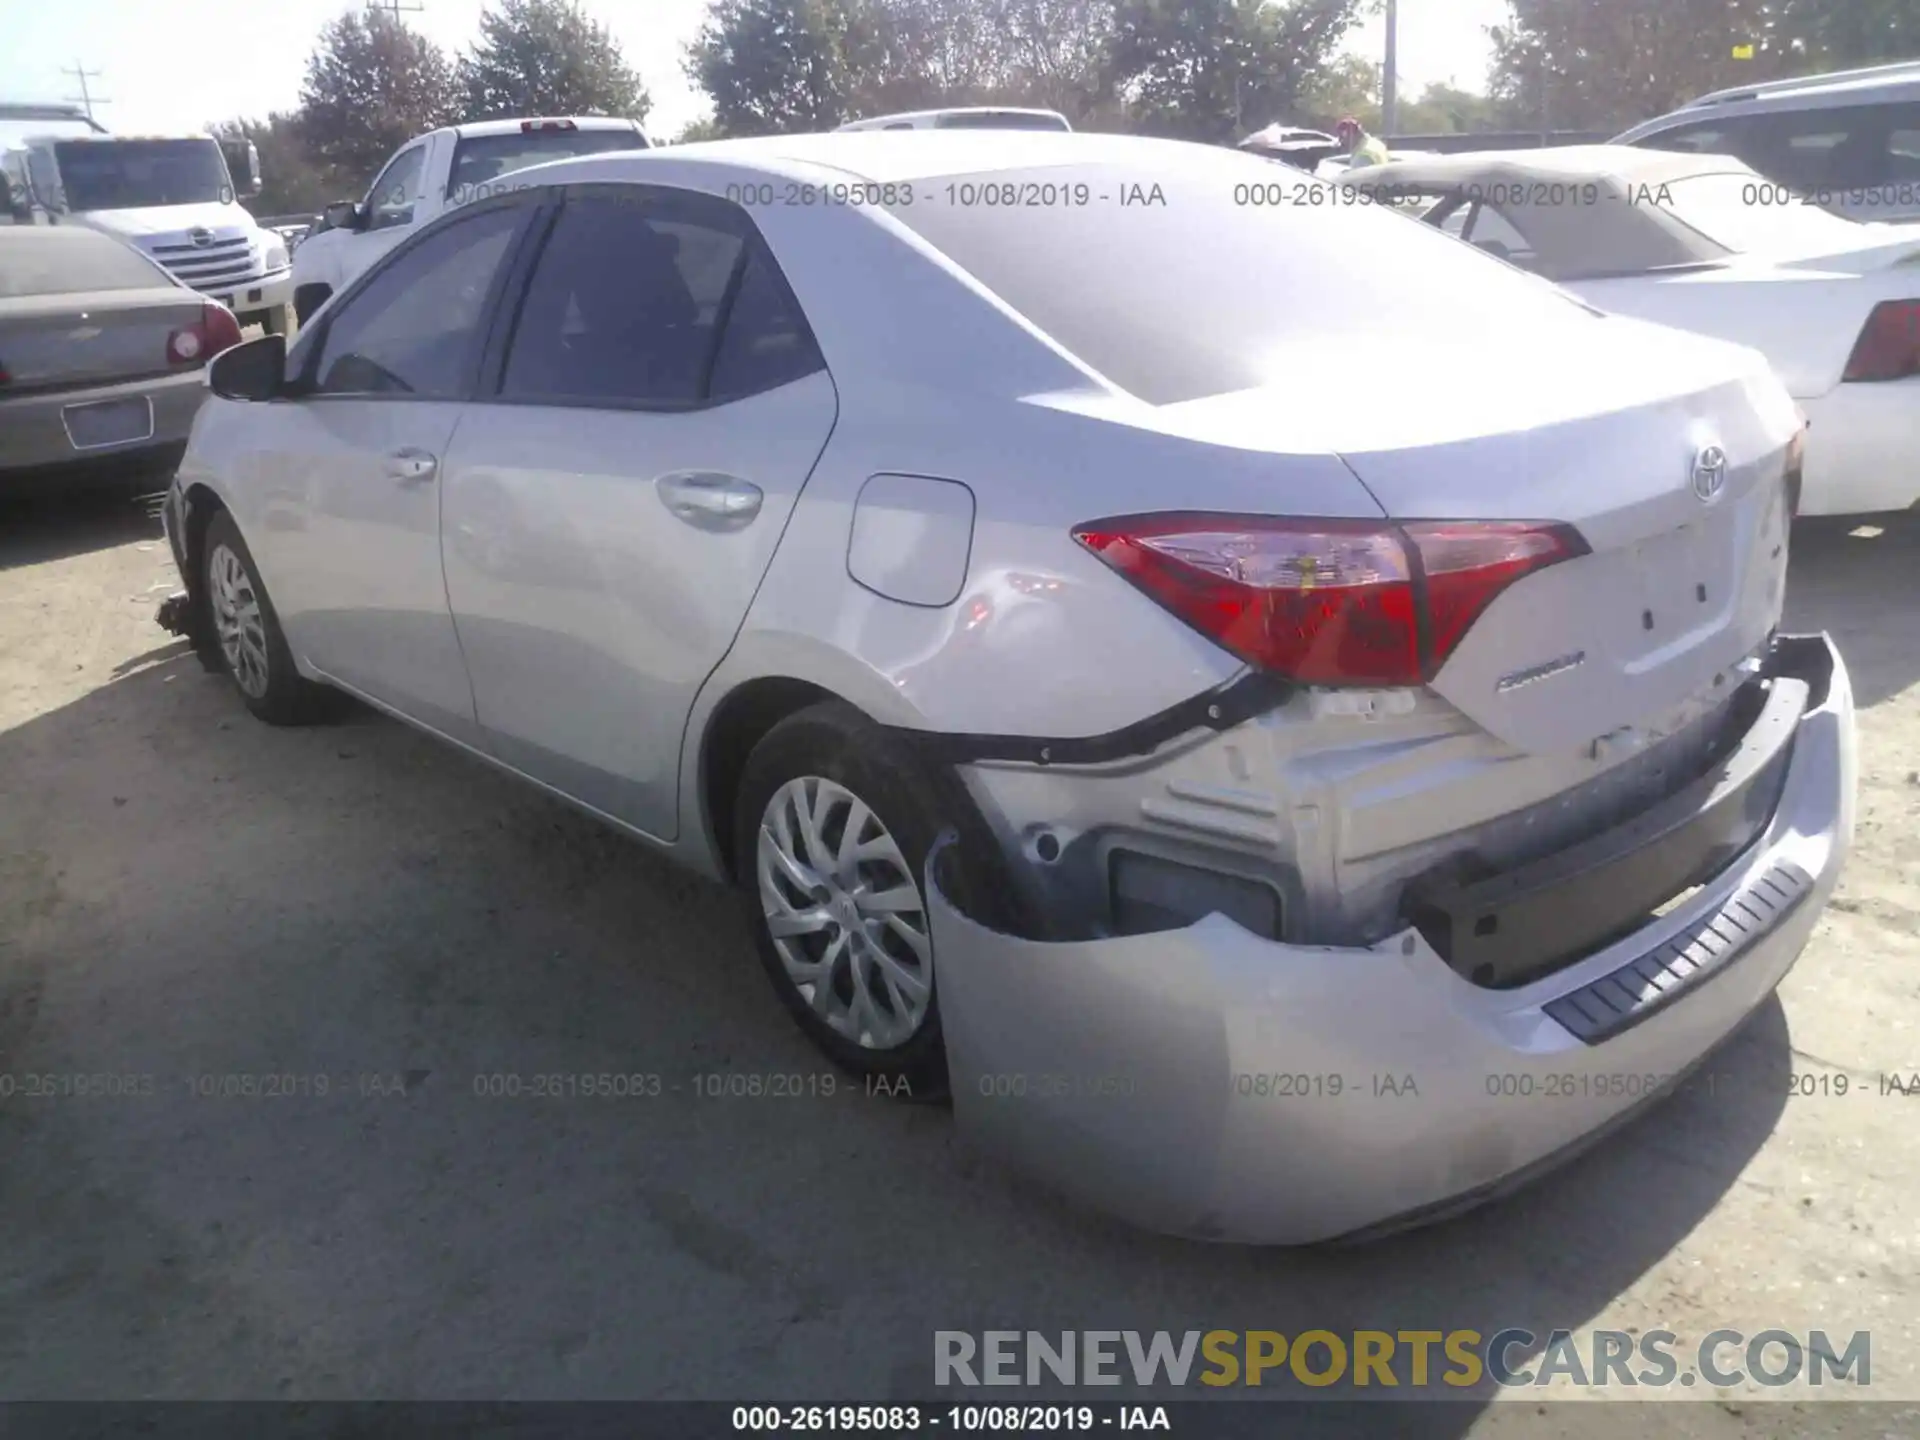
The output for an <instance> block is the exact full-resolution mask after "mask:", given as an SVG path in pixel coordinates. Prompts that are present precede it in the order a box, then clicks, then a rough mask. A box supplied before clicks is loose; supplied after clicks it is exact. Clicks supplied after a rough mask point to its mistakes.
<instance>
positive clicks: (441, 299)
mask: <svg viewBox="0 0 1920 1440" xmlns="http://www.w3.org/2000/svg"><path fill="white" fill-rule="evenodd" d="M526 213H527V212H526V210H525V208H524V207H520V206H511V207H503V208H501V209H497V210H483V211H479V212H477V213H474V214H471V215H466V216H463V217H461V218H460V219H459V220H456V221H454V222H453V223H452V224H449V225H447V226H446V227H445V228H443V229H440V230H435V231H432V232H430V233H429V234H428V235H427V236H426V237H425V238H424V239H422V240H421V241H420V242H419V243H418V244H417V245H414V246H412V247H411V248H409V249H407V250H406V251H404V252H402V253H401V254H399V255H397V256H395V257H394V259H393V260H392V261H391V262H390V263H388V264H387V265H385V266H383V267H381V268H380V269H379V270H378V271H377V272H376V273H375V274H374V275H373V276H372V277H371V278H370V279H369V280H368V281H367V283H366V285H365V286H364V287H363V288H362V289H361V290H359V291H358V292H357V293H355V294H353V295H351V296H349V297H347V298H346V300H344V301H343V302H342V305H341V310H340V313H339V314H338V315H337V316H335V317H334V318H333V320H332V321H331V322H330V323H329V324H328V326H327V333H326V334H325V336H323V337H322V340H321V349H320V363H319V366H318V369H317V373H318V375H319V386H318V388H319V390H320V392H321V393H322V394H328V395H360V394H400V395H419V396H457V395H460V394H463V393H464V392H465V390H466V383H467V369H468V366H469V364H470V362H471V361H472V359H473V356H474V353H475V348H476V346H477V345H478V343H479V340H480V334H481V329H482V322H483V321H484V320H485V318H486V306H487V296H488V294H489V292H490V291H491V290H492V288H493V280H494V276H495V275H496V274H497V273H498V272H499V269H500V265H501V262H502V261H504V260H505V258H506V255H507V250H508V247H509V244H510V243H511V241H512V240H513V237H514V233H515V232H516V231H517V230H518V229H519V227H520V222H521V221H522V220H523V219H524V218H525V216H526Z"/></svg>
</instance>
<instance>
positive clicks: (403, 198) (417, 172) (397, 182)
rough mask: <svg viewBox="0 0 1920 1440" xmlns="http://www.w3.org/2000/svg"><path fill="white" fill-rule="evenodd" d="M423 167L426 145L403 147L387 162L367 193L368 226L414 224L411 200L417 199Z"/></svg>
mask: <svg viewBox="0 0 1920 1440" xmlns="http://www.w3.org/2000/svg"><path fill="white" fill-rule="evenodd" d="M426 168H427V147H426V146H425V145H415V146H414V147H413V148H412V149H410V150H402V151H401V152H400V153H399V154H398V155H396V156H394V157H393V159H392V160H390V161H388V162H387V168H386V169H384V170H382V171H381V172H380V178H379V179H378V180H376V181H374V182H373V188H372V189H371V190H369V191H368V192H367V229H369V230H391V229H393V228H394V227H395V226H396V225H410V224H412V223H413V207H414V202H415V201H417V200H418V199H419V198H420V179H421V176H422V175H423V174H425V172H426Z"/></svg>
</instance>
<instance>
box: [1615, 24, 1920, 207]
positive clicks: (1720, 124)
mask: <svg viewBox="0 0 1920 1440" xmlns="http://www.w3.org/2000/svg"><path fill="white" fill-rule="evenodd" d="M1614 143H1615V144H1620V145H1642V146H1647V147H1649V148H1652V149H1656V150H1686V151H1691V152H1693V153H1695V154H1715V155H1735V156H1738V157H1739V158H1740V159H1742V160H1744V161H1745V162H1746V163H1747V164H1749V165H1751V166H1752V167H1753V168H1754V169H1756V170H1758V171H1759V172H1760V173H1761V174H1762V175H1764V176H1766V177H1767V178H1768V179H1769V180H1773V181H1776V182H1777V183H1779V184H1781V185H1785V186H1788V187H1790V188H1791V189H1792V190H1794V191H1795V192H1797V193H1799V194H1800V195H1802V196H1805V197H1806V198H1808V199H1809V200H1810V201H1811V202H1812V203H1814V204H1816V205H1820V206H1823V207H1826V208H1828V209H1832V210H1836V211H1838V212H1839V213H1841V214H1844V215H1850V216H1852V217H1854V218H1855V219H1860V220H1911V219H1916V218H1920V61H1910V62H1906V63H1903V64H1898V65H1875V66H1871V67H1869V68H1867V69H1863V70H1844V71H1839V72H1837V73H1833V74H1828V75H1809V76H1806V77H1804V78H1801V79H1796V80H1777V81H1773V82H1770V83H1767V84H1763V85H1741V86H1735V87H1733V88H1732V89H1729V90H1716V91H1715V92H1714V93H1713V94H1711V95H1703V96H1701V97H1700V98H1699V99H1698V100H1695V101H1693V102H1692V103H1691V104H1688V105H1683V106H1681V107H1680V109H1678V110H1675V111H1673V112H1672V113H1670V114H1667V115H1662V116H1660V117H1659V118H1658V119H1654V120H1648V121H1645V122H1644V123H1642V124H1639V125H1636V126H1634V127H1633V128H1632V129H1631V130H1628V131H1625V132H1624V133H1622V134H1621V135H1619V136H1617V137H1616V138H1615V141H1614Z"/></svg>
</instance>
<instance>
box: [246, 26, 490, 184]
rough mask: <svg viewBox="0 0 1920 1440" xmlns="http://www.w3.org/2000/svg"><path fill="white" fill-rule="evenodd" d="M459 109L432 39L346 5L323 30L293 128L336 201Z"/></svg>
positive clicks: (445, 66)
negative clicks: (416, 136) (407, 142)
mask: <svg viewBox="0 0 1920 1440" xmlns="http://www.w3.org/2000/svg"><path fill="white" fill-rule="evenodd" d="M459 111H460V100H459V90H458V88H457V86H456V84H455V82H454V74H453V67H452V66H451V65H450V64H449V63H448V61H447V57H446V56H445V55H444V54H442V53H441V51H440V48H439V47H438V46H437V45H435V44H434V43H433V42H432V41H431V40H428V39H426V38H425V37H423V36H420V35H416V34H414V33H413V31H411V30H409V29H408V28H407V27H406V26H405V25H403V24H401V23H400V22H399V21H398V20H396V19H394V18H393V17H392V16H390V15H387V14H384V13H382V12H380V11H377V10H368V11H364V12H351V11H350V12H348V13H347V14H345V15H341V16H339V17H338V18H337V19H334V20H331V21H329V22H328V23H327V24H326V25H325V26H323V27H322V28H321V31H320V40H319V43H318V44H317V45H316V46H315V47H314V51H313V54H312V55H311V56H310V57H309V58H308V60H307V78H306V83H305V84H303V85H302V86H301V88H300V109H299V112H298V114H297V115H296V117H295V118H294V120H293V124H292V127H291V131H292V134H293V135H294V136H295V137H296V138H297V140H298V143H299V145H300V147H301V148H302V149H303V150H304V151H305V153H306V154H307V156H308V157H310V160H311V163H312V165H313V166H314V168H315V170H316V171H317V172H318V174H319V175H320V177H321V180H322V183H323V184H324V185H325V187H326V188H327V190H328V192H329V194H331V195H332V196H333V197H334V198H336V199H337V198H340V197H341V196H343V195H349V194H358V193H360V192H361V191H363V190H364V189H365V187H366V186H367V185H368V184H369V183H371V182H372V180H373V177H374V174H375V172H376V170H377V168H378V166H379V165H380V163H381V162H382V161H383V160H385V159H386V158H387V157H388V156H389V155H391V154H392V153H393V152H394V150H396V149H397V148H399V146H400V145H402V144H404V143H405V142H406V141H408V140H410V139H412V138H413V137H414V136H415V135H418V134H420V133H421V132H422V131H425V130H433V129H436V128H438V127H439V126H441V125H446V124H450V123H452V122H453V121H454V120H455V119H457V118H458V116H459ZM261 164H262V165H263V166H264V165H265V164H266V155H265V153H264V152H262V155H261Z"/></svg>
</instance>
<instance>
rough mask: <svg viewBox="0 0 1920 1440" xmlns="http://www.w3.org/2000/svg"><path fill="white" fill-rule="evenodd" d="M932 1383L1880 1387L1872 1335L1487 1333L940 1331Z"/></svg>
mask: <svg viewBox="0 0 1920 1440" xmlns="http://www.w3.org/2000/svg"><path fill="white" fill-rule="evenodd" d="M933 1379H934V1384H936V1385H939V1386H949V1385H968V1386H977V1385H1076V1386H1079V1385H1126V1384H1132V1385H1135V1386H1138V1387H1140V1388H1143V1389H1144V1388H1148V1387H1152V1386H1163V1385H1171V1386H1185V1385H1193V1384H1200V1385H1211V1386H1228V1385H1234V1386H1263V1385H1271V1386H1306V1387H1308V1388H1310V1389H1320V1390H1327V1389H1331V1388H1333V1387H1336V1386H1337V1387H1340V1388H1341V1389H1343V1390H1351V1389H1368V1390H1376V1391H1377V1390H1386V1389H1398V1390H1408V1391H1421V1390H1426V1391H1431V1392H1434V1393H1438V1394H1446V1393H1459V1392H1460V1391H1464V1390H1475V1389H1484V1388H1486V1387H1489V1386H1492V1387H1497V1388H1512V1387H1518V1386H1534V1387H1546V1386H1552V1387H1561V1386H1567V1387H1574V1388H1578V1389H1591V1388H1595V1387H1598V1388H1603V1389H1606V1390H1609V1391H1615V1390H1647V1389H1653V1390H1666V1389H1672V1390H1675V1391H1685V1390H1688V1389H1694V1388H1696V1387H1700V1388H1702V1389H1703V1391H1704V1393H1706V1394H1709V1395H1710V1394H1711V1393H1712V1392H1713V1391H1714V1390H1717V1389H1729V1388H1735V1387H1739V1386H1743V1385H1758V1386H1764V1387H1767V1388H1769V1389H1780V1388H1784V1387H1787V1386H1816V1387H1818V1386H1831V1387H1840V1386H1846V1387H1849V1388H1853V1389H1864V1388H1866V1387H1867V1386H1869V1385H1871V1384H1872V1383H1873V1345H1872V1335H1871V1333H1870V1332H1869V1331H1865V1330H1856V1331H1854V1332H1853V1333H1852V1334H1851V1335H1847V1336H1845V1337H1843V1338H1840V1339H1833V1338H1829V1337H1828V1335H1827V1333H1826V1332H1825V1331H1822V1330H1810V1331H1808V1332H1806V1334H1805V1335H1804V1336H1802V1335H1797V1334H1794V1333H1792V1332H1790V1331H1786V1330H1762V1331H1758V1332H1757V1333H1755V1334H1753V1335H1748V1334H1746V1333H1745V1332H1744V1331H1740V1330H1714V1331H1712V1332H1710V1333H1709V1334H1707V1335H1706V1336H1704V1337H1703V1338H1702V1339H1701V1340H1700V1341H1699V1342H1698V1343H1697V1344H1691V1345H1689V1344H1684V1343H1683V1342H1682V1341H1681V1339H1680V1337H1679V1336H1678V1335H1676V1334H1675V1333H1674V1332H1673V1331H1671V1330H1648V1331H1645V1332H1643V1333H1639V1334H1635V1333H1630V1332H1628V1331H1625V1330H1594V1331H1589V1332H1587V1333H1586V1334H1584V1335H1581V1336H1576V1335H1575V1334H1574V1332H1572V1331H1570V1330H1555V1331H1552V1332H1551V1333H1550V1334H1548V1335H1547V1336H1545V1337H1544V1338H1542V1337H1540V1336H1537V1335H1535V1334H1534V1333H1533V1332H1532V1331H1531V1330H1523V1329H1519V1328H1512V1329H1505V1330H1496V1331H1493V1332H1491V1333H1483V1332H1481V1331H1479V1330H1354V1331H1342V1332H1337V1333H1336V1332H1335V1331H1332V1330H1305V1331H1302V1332H1300V1333H1298V1334H1296V1335H1291V1336H1289V1335H1284V1334H1282V1333H1281V1332H1279V1331H1277V1330H1246V1331H1240V1330H1208V1331H1205V1332H1202V1331H1199V1330H1187V1331H1184V1332H1181V1333H1179V1334H1175V1333H1174V1332H1172V1331H1167V1330H1155V1331H1152V1332H1145V1331H1140V1330H1079V1331H1074V1330H1063V1331H1056V1332H1052V1333H1046V1332H1042V1331H1038V1330H1026V1331H1021V1330H983V1331H979V1332H974V1331H968V1330H936V1331H935V1332H934V1336H933Z"/></svg>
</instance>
